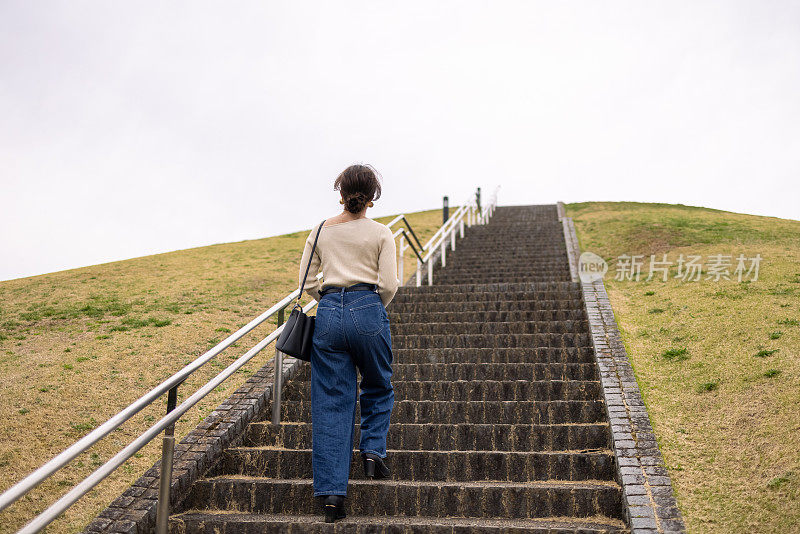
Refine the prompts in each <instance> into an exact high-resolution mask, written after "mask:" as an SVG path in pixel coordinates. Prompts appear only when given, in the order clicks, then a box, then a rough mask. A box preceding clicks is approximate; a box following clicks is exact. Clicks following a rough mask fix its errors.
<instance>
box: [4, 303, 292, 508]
mask: <svg viewBox="0 0 800 534" xmlns="http://www.w3.org/2000/svg"><path fill="white" fill-rule="evenodd" d="M299 292H300V290H299V288H298V289H296V290H294V291H292V292H291V293H289V294H288V295H287V296H286V297H284V298H283V299H282V300H280V301H279V302H278V303H277V304H275V305H274V306H272V307H271V308H269V309H268V310H267V311H265V312H264V313H262V314H261V315H259V316H258V317H256V318H255V319H253V320H252V321H250V322H249V323H247V324H246V325H245V326H243V327H242V328H240V329H239V330H237V331H236V332H234V333H233V334H231V335H230V336H228V337H227V338H225V339H224V340H223V341H222V342H220V343H218V344H217V345H215V346H214V347H212V348H211V349H210V350H208V351H206V352H205V353H203V354H202V355H201V356H199V357H197V358H196V359H195V360H194V361H193V362H191V363H190V364H188V365H187V366H185V367H184V368H183V369H181V370H180V371H178V372H176V373H175V374H173V375H172V376H171V377H169V378H168V379H166V380H164V381H163V382H161V383H160V384H159V385H157V386H156V387H155V388H153V389H151V390H150V391H149V392H147V393H145V394H144V395H143V396H141V397H140V398H139V399H137V400H136V401H134V402H132V403H131V404H130V405H128V406H127V407H126V408H125V409H123V410H122V411H120V412H119V413H117V414H116V415H114V416H113V417H111V418H110V419H109V420H108V421H106V422H105V423H103V424H102V425H100V426H99V427H97V428H95V429H94V430H92V431H91V432H89V433H88V434H86V435H85V436H84V437H82V438H81V439H80V440H78V441H77V442H75V443H74V444H73V445H72V446H70V447H68V448H67V449H65V450H64V451H63V452H61V453H60V454H58V455H57V456H55V457H54V458H53V459H51V460H50V461H49V462H47V463H46V464H44V465H43V466H41V467H39V468H38V469H37V470H35V471H34V472H33V473H31V474H30V475H28V476H27V477H25V478H24V479H22V480H21V481H20V482H18V483H17V484H15V485H14V486H12V487H11V488H9V489H8V490H6V491H5V492H3V494H2V495H0V511H2V510H4V509H5V508H7V507H8V506H9V505H11V504H12V503H14V502H15V501H17V500H18V499H19V498H20V497H22V496H23V495H24V494H25V493H27V492H28V491H30V490H31V489H33V488H34V487H36V486H37V485H38V484H39V483H40V482H42V481H43V480H44V479H46V478H47V477H49V476H50V475H52V474H53V473H55V472H56V471H58V470H59V469H61V468H62V467H64V466H65V465H66V464H67V463H69V462H70V461H71V460H73V459H74V458H76V457H77V456H78V455H79V454H81V453H82V452H84V451H85V450H86V449H88V448H89V447H91V446H92V445H94V444H95V443H97V442H98V441H100V440H101V439H103V438H104V437H105V436H107V435H108V434H110V433H111V432H113V431H114V430H115V429H116V428H117V427H119V426H120V425H121V424H122V423H124V422H125V421H127V420H128V419H130V418H131V417H133V416H134V415H136V414H137V413H138V412H140V411H141V410H142V409H144V408H145V407H147V406H148V405H150V404H151V403H152V402H153V401H154V400H156V399H157V398H158V397H160V396H161V395H163V394H164V393H166V392H168V391H169V390H170V389H172V388H173V387H175V386H178V385H179V384H180V383H181V382H183V381H184V380H186V378H188V377H189V376H190V375H191V374H192V373H194V372H195V371H196V370H197V369H199V368H200V367H202V366H203V365H205V364H206V363H208V362H209V361H210V360H211V359H212V358H214V357H215V356H217V355H218V354H219V353H221V352H222V351H223V350H225V349H226V348H228V347H229V346H231V345H233V344H234V343H235V342H236V341H238V340H239V339H241V338H242V337H244V336H245V335H246V334H248V333H250V331H251V330H253V329H254V328H256V327H257V326H259V325H260V324H261V323H263V322H264V321H266V320H267V319H269V318H270V317H272V316H273V315H275V314H276V313H277V312H278V311H279V310H281V309H283V308H285V307H286V306H287V305H288V304H290V303H291V302H292V301H293V300H294V299H295V298H297V295H298V294H299Z"/></svg>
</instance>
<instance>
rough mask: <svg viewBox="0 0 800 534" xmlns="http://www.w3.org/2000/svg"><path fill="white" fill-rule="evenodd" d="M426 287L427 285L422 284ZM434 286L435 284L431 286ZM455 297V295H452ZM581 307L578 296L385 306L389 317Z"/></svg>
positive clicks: (404, 303) (416, 302)
mask: <svg viewBox="0 0 800 534" xmlns="http://www.w3.org/2000/svg"><path fill="white" fill-rule="evenodd" d="M422 287H427V286H422ZM432 287H436V286H432ZM453 298H455V297H453ZM581 309H583V304H582V301H581V300H580V298H577V297H576V298H573V299H560V300H545V299H542V300H519V301H508V300H500V299H498V300H485V301H470V302H457V301H454V300H450V301H447V300H441V301H437V302H422V301H416V300H412V301H409V302H399V301H398V302H395V301H392V302H391V303H390V304H389V306H388V307H387V311H388V312H389V318H390V320H391V318H392V317H393V316H394V315H395V314H398V313H443V312H456V313H463V312H487V311H496V312H507V311H543V310H547V311H576V310H581Z"/></svg>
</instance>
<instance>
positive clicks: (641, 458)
mask: <svg viewBox="0 0 800 534" xmlns="http://www.w3.org/2000/svg"><path fill="white" fill-rule="evenodd" d="M561 220H562V222H563V223H564V239H565V241H566V243H567V255H568V257H569V260H570V272H575V273H577V269H578V266H577V259H578V257H579V256H580V248H579V246H578V238H577V235H576V233H575V225H574V224H573V222H572V218H570V217H566V216H562V219H561ZM580 284H581V290H582V292H583V300H584V303H585V306H586V314H587V316H588V319H589V327H590V329H591V332H592V344H593V345H594V353H595V359H596V361H597V366H598V367H599V369H600V382H601V384H602V386H603V396H604V399H605V404H606V409H607V412H608V418H609V421H610V422H611V432H612V448H613V450H614V456H615V457H616V459H617V480H618V482H619V483H620V485H621V486H622V491H623V494H624V495H625V513H626V515H627V518H628V524H629V525H630V527H631V532H632V533H633V534H655V533H662V534H668V533H669V534H672V533H682V532H686V526H685V524H684V522H683V517H682V516H681V513H680V510H679V509H678V503H677V501H676V500H675V497H674V495H673V491H672V482H671V481H670V478H669V474H668V473H667V470H666V467H665V466H664V462H663V460H662V458H661V451H659V449H658V443H657V442H656V438H655V434H653V427H652V426H651V425H650V418H649V417H648V415H647V408H646V407H645V405H644V402H642V396H641V394H640V392H639V386H638V385H637V383H636V377H635V376H634V374H633V368H632V367H631V364H630V361H629V360H628V355H627V353H626V352H625V346H624V345H623V343H622V337H621V335H620V332H619V328H618V327H617V321H616V319H614V311H613V310H612V308H611V302H610V301H609V299H608V294H607V293H606V288H605V284H603V281H602V280H597V281H595V282H583V281H581V282H580Z"/></svg>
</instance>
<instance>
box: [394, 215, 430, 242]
mask: <svg viewBox="0 0 800 534" xmlns="http://www.w3.org/2000/svg"><path fill="white" fill-rule="evenodd" d="M399 221H403V222H404V223H405V224H406V228H408V231H409V232H411V235H412V236H414V240H415V241H416V242H417V247H418V248H420V249H421V248H422V243H420V242H419V238H418V237H417V234H416V232H414V228H412V227H411V223H409V222H408V219H406V215H405V213H401V214H400V215H398V216H397V217H395V218H394V219H392V220H391V222H389V223H387V224H386V226H388V227H389V228H391V227H392V226H394V225H395V224H397V223H398V222H399ZM395 237H396V236H395ZM406 239H408V238H406ZM408 242H409V243H411V240H410V239H409V240H408Z"/></svg>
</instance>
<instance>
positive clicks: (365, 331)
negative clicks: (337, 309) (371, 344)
mask: <svg viewBox="0 0 800 534" xmlns="http://www.w3.org/2000/svg"><path fill="white" fill-rule="evenodd" d="M350 314H351V315H352V316H353V323H355V325H356V330H357V331H358V333H359V334H362V335H365V336H374V335H377V334H379V333H380V332H381V331H382V330H383V328H384V318H385V316H386V309H385V308H384V307H383V303H381V302H370V303H369V304H364V305H363V306H357V307H355V308H351V309H350Z"/></svg>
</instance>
